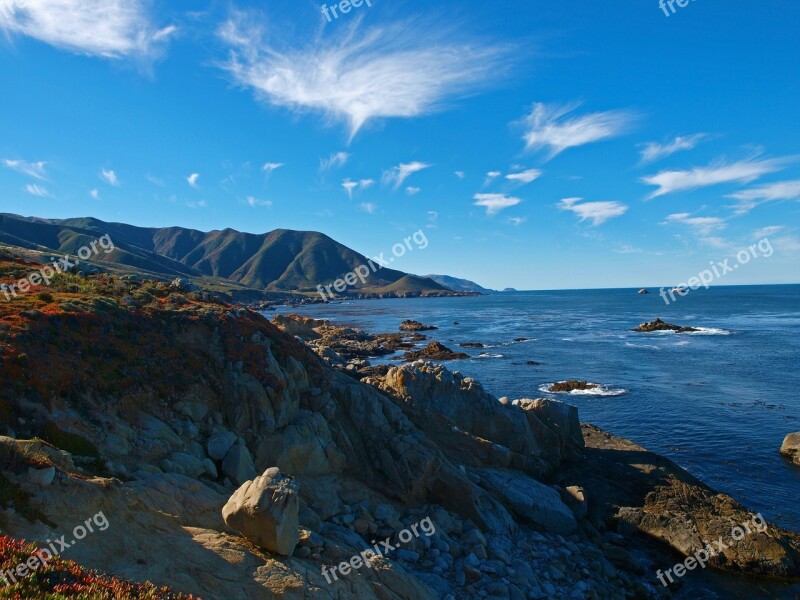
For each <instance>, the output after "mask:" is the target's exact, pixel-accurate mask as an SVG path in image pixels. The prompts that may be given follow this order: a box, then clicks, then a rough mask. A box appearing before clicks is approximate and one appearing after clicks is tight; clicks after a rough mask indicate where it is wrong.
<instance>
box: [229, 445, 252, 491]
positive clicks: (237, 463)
mask: <svg viewBox="0 0 800 600" xmlns="http://www.w3.org/2000/svg"><path fill="white" fill-rule="evenodd" d="M222 472H223V473H225V475H227V476H228V477H229V478H230V479H231V481H233V482H234V483H236V484H239V485H241V484H242V483H244V482H245V481H248V480H250V479H253V478H254V477H255V476H256V467H255V465H254V464H253V457H252V456H251V455H250V451H249V450H248V449H247V446H245V444H244V442H243V441H242V440H239V441H238V442H236V444H235V445H234V446H233V448H231V449H230V451H228V454H226V455H225V460H223V461H222Z"/></svg>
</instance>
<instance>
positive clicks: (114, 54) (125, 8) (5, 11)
mask: <svg viewBox="0 0 800 600" xmlns="http://www.w3.org/2000/svg"><path fill="white" fill-rule="evenodd" d="M147 5H148V3H147V2H146V1H145V0H0V29H2V30H3V31H5V32H6V34H8V35H26V36H28V37H32V38H35V39H37V40H39V41H41V42H44V43H46V44H49V45H51V46H54V47H56V48H59V49H62V50H67V51H69V52H74V53H76V54H86V55H90V56H102V57H105V58H123V57H129V56H130V57H140V58H145V57H153V56H156V55H157V54H158V53H159V52H160V51H161V50H163V46H164V44H165V42H166V41H167V39H168V38H169V37H170V36H171V35H172V34H173V33H174V32H175V31H176V27H174V26H172V25H170V26H168V27H163V28H161V29H159V28H157V27H156V26H154V25H153V24H152V22H151V19H150V17H149V15H148V11H147V10H146V7H147Z"/></svg>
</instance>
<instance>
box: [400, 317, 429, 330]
mask: <svg viewBox="0 0 800 600" xmlns="http://www.w3.org/2000/svg"><path fill="white" fill-rule="evenodd" d="M434 329H438V327H436V326H434V325H423V324H422V323H420V322H419V321H412V320H410V319H407V320H405V321H403V322H402V323H400V331H433V330H434Z"/></svg>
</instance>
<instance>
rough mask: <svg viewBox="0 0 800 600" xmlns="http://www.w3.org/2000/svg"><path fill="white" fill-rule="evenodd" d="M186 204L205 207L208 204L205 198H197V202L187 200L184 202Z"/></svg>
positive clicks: (192, 206) (191, 206) (190, 206)
mask: <svg viewBox="0 0 800 600" xmlns="http://www.w3.org/2000/svg"><path fill="white" fill-rule="evenodd" d="M186 206H188V207H189V208H205V207H206V206H208V204H207V203H206V201H205V200H199V201H198V202H191V201H189V202H187V203H186Z"/></svg>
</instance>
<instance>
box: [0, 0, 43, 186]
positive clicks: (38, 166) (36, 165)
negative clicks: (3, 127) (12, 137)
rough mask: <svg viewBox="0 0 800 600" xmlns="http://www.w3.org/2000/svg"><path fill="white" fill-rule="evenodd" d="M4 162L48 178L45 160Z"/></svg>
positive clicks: (18, 171) (39, 176)
mask: <svg viewBox="0 0 800 600" xmlns="http://www.w3.org/2000/svg"><path fill="white" fill-rule="evenodd" d="M0 2H2V0H0ZM3 164H4V165H5V166H6V167H8V168H9V169H13V170H14V171H16V172H17V173H22V174H23V175H27V176H28V177H33V178H34V179H41V180H42V181H44V180H46V179H47V175H46V173H45V166H46V165H47V163H46V162H44V161H39V162H28V161H26V160H12V159H9V158H6V159H3Z"/></svg>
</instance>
